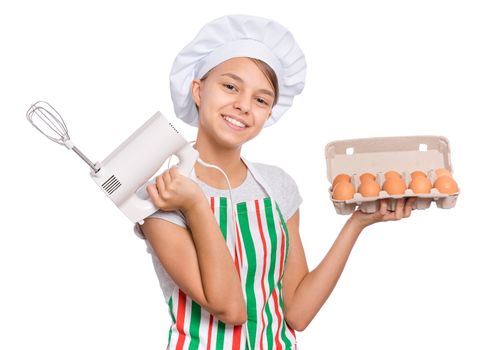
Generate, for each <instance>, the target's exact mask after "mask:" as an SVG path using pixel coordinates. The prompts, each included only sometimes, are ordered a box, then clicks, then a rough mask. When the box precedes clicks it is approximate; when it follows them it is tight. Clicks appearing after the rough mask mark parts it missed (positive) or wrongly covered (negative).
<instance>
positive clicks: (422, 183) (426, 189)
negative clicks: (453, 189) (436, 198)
mask: <svg viewBox="0 0 490 350" xmlns="http://www.w3.org/2000/svg"><path fill="white" fill-rule="evenodd" d="M408 187H409V188H410V189H412V191H413V192H414V193H430V190H431V189H432V183H431V182H430V180H429V179H428V178H426V177H425V176H420V175H419V176H416V177H412V181H411V182H410V185H408Z"/></svg>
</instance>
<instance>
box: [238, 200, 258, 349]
mask: <svg viewBox="0 0 490 350" xmlns="http://www.w3.org/2000/svg"><path fill="white" fill-rule="evenodd" d="M237 211H238V222H239V225H240V230H241V232H242V237H243V243H244V246H245V253H246V255H247V263H248V269H247V278H246V282H245V290H246V295H247V320H248V321H247V328H248V335H249V338H250V347H251V348H252V349H255V341H256V339H255V338H256V333H257V303H256V301H255V291H254V279H255V271H256V269H257V261H256V259H257V257H256V255H255V248H254V243H253V238H252V234H251V232H250V226H249V222H248V212H247V205H246V204H245V203H239V204H238V205H237Z"/></svg>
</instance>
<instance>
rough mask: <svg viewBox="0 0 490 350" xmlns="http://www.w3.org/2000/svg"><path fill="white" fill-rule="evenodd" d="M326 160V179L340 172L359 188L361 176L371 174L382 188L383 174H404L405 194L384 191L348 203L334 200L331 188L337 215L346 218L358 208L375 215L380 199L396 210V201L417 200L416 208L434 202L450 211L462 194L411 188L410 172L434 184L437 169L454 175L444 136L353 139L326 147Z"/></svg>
mask: <svg viewBox="0 0 490 350" xmlns="http://www.w3.org/2000/svg"><path fill="white" fill-rule="evenodd" d="M325 158H326V161H327V178H328V180H329V181H330V183H332V181H333V179H334V178H335V177H336V176H337V175H338V174H341V173H345V174H348V175H350V176H351V182H352V184H353V185H354V187H355V188H356V190H357V188H358V186H359V184H360V180H359V176H360V175H361V174H363V173H366V172H368V173H372V174H374V175H375V176H376V181H377V182H378V184H379V185H380V187H382V184H383V183H384V180H385V178H384V173H385V172H387V171H390V170H395V171H397V172H399V173H400V174H401V175H402V178H403V179H404V181H405V184H406V185H407V190H406V191H405V193H403V194H400V195H390V194H388V193H387V192H386V191H384V190H381V192H380V193H379V195H378V196H377V197H364V196H362V195H361V194H360V193H355V194H354V197H353V198H352V199H349V200H336V199H333V197H332V190H333V189H332V187H330V189H329V193H330V199H331V200H332V202H333V204H334V207H335V210H336V212H337V213H338V214H342V215H347V214H351V213H352V212H354V211H355V210H356V208H357V207H359V208H360V210H361V211H363V212H365V213H373V212H375V211H377V210H378V209H379V205H380V199H387V200H388V209H389V210H395V206H396V200H397V199H399V198H406V197H417V199H416V200H415V202H414V205H413V208H414V209H427V208H429V207H430V206H431V204H432V202H435V203H436V205H437V207H438V208H442V209H450V208H453V207H454V206H455V205H456V200H457V198H458V195H459V192H457V193H455V194H451V195H449V194H445V193H441V192H439V191H438V190H437V189H436V188H432V189H431V192H430V193H427V194H417V193H414V192H413V191H412V190H411V189H409V188H408V185H409V183H410V173H411V172H413V171H415V170H421V171H424V172H425V173H426V174H427V177H428V179H429V180H430V181H431V183H432V185H434V181H435V180H436V174H435V170H436V169H439V168H446V169H447V170H449V172H450V173H451V174H452V173H453V168H452V165H451V159H450V148H449V140H448V139H447V138H445V137H443V136H402V137H375V138H365V139H353V140H339V141H334V142H330V143H328V144H327V145H326V146H325Z"/></svg>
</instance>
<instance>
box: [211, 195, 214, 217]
mask: <svg viewBox="0 0 490 350" xmlns="http://www.w3.org/2000/svg"><path fill="white" fill-rule="evenodd" d="M211 210H212V211H213V214H214V197H211Z"/></svg>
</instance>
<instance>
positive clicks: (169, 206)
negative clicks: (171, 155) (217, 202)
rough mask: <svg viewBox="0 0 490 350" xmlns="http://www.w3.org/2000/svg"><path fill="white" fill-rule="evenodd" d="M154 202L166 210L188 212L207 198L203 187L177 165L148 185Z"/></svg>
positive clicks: (147, 188)
mask: <svg viewBox="0 0 490 350" xmlns="http://www.w3.org/2000/svg"><path fill="white" fill-rule="evenodd" d="M146 190H147V191H148V194H149V196H150V198H151V200H152V202H153V203H154V204H155V206H157V207H158V208H160V209H161V210H165V211H172V210H182V211H183V212H186V211H188V210H190V209H192V207H193V206H194V205H196V204H197V203H201V202H202V200H203V199H204V200H206V197H205V195H204V193H203V192H202V190H201V188H200V187H199V186H198V185H197V184H196V183H195V182H194V181H192V180H191V179H189V178H188V177H187V176H184V175H182V174H181V173H179V171H178V169H177V168H176V167H172V168H170V169H169V170H168V171H165V172H164V173H163V174H162V175H160V176H157V177H156V183H155V184H151V185H148V186H147V187H146Z"/></svg>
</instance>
